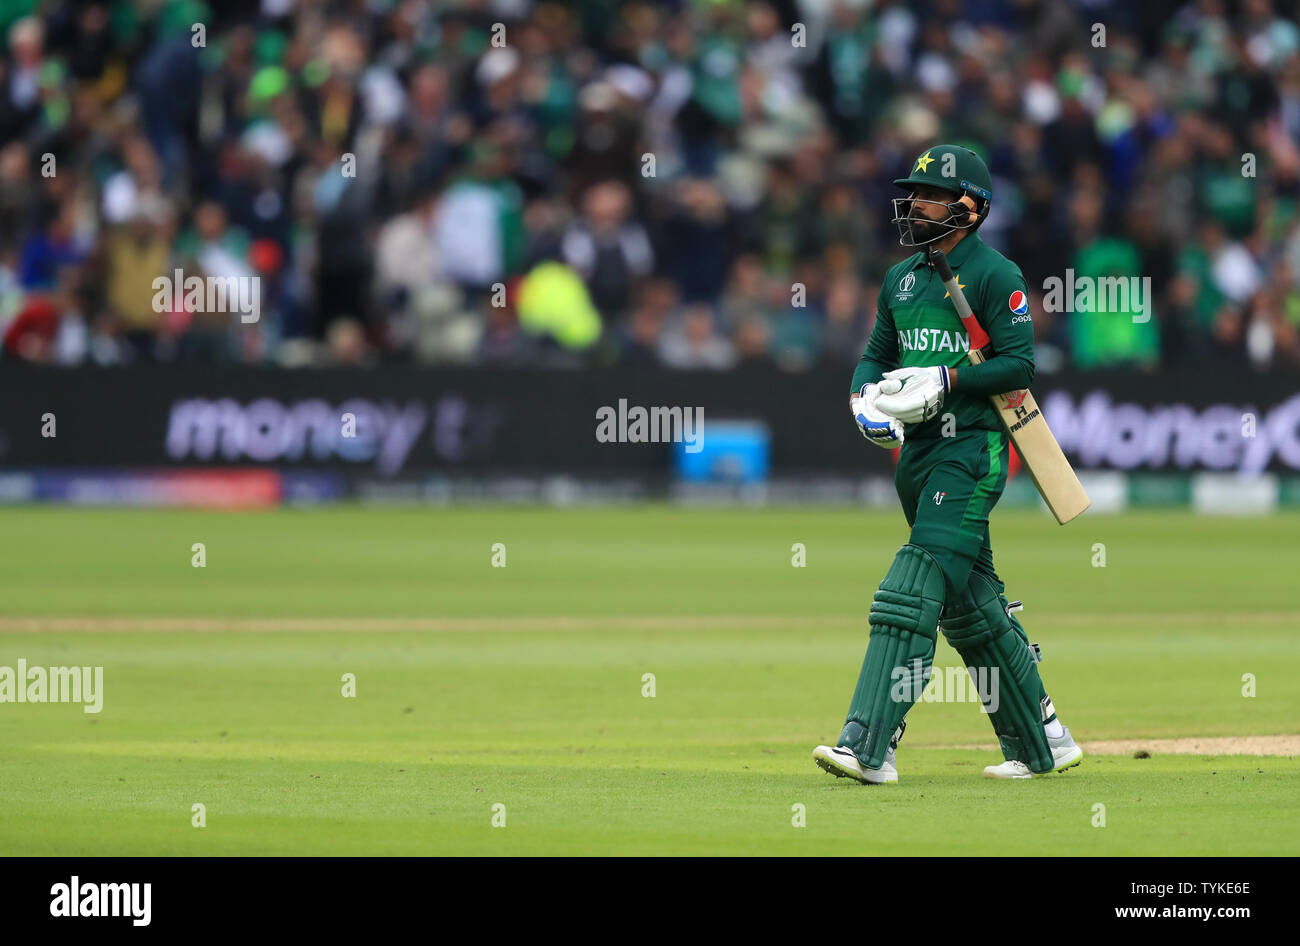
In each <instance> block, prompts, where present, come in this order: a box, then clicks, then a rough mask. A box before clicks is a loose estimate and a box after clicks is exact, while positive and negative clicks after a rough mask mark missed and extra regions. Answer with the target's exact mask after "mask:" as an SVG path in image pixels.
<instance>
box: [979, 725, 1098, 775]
mask: <svg viewBox="0 0 1300 946" xmlns="http://www.w3.org/2000/svg"><path fill="white" fill-rule="evenodd" d="M1047 744H1048V745H1049V746H1051V747H1052V761H1053V763H1055V764H1054V765H1053V766H1052V772H1061V771H1064V770H1065V769H1068V768H1071V767H1072V766H1076V765H1078V764H1079V763H1080V762H1082V761H1083V750H1082V749H1080V748H1079V747H1078V746H1076V745H1075V744H1074V737H1072V736H1071V735H1070V730H1068V729H1066V728H1065V727H1064V726H1062V727H1061V735H1059V736H1048V737H1047ZM1051 774H1052V773H1051V772H1034V771H1031V770H1030V768H1029V766H1027V765H1025V763H1023V762H1020V761H1017V760H1016V759H1009V760H1007V761H1006V762H1003V763H1002V764H1001V765H986V766H984V777H985V778H1033V777H1034V776H1035V775H1051Z"/></svg>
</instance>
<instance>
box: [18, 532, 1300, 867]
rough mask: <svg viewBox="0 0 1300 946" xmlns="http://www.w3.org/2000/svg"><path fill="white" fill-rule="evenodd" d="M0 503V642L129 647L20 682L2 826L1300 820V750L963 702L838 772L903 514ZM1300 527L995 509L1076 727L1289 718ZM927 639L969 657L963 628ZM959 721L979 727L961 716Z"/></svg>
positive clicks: (951, 847) (147, 847) (275, 840)
mask: <svg viewBox="0 0 1300 946" xmlns="http://www.w3.org/2000/svg"><path fill="white" fill-rule="evenodd" d="M0 529H2V530H3V535H4V536H5V539H6V541H5V542H4V545H3V548H0V601H2V602H3V605H2V606H0V608H2V610H0V665H7V666H15V665H16V662H17V660H18V659H19V658H25V659H26V661H27V663H28V665H29V666H34V665H42V666H51V665H90V666H99V665H102V666H103V667H104V706H103V711H102V712H101V713H99V714H98V715H93V714H86V713H83V712H82V709H81V707H80V706H78V705H69V704H13V703H4V704H0V773H2V774H0V853H3V854H19V855H36V854H40V855H73V854H86V855H108V854H130V855H136V854H139V855H143V854H220V855H234V854H298V853H306V854H546V853H561V854H808V855H818V854H823V855H824V854H848V855H864V854H888V855H897V854H941V853H942V854H959V855H972V854H1049V855H1050V854H1104V855H1109V854H1149V855H1154V854H1176V855H1193V854H1283V853H1294V851H1295V850H1296V849H1297V847H1298V846H1300V758H1296V757H1279V756H1267V757H1266V756H1260V757H1254V756H1220V757H1205V756H1192V755H1166V754H1163V753H1161V752H1156V753H1155V754H1154V755H1153V756H1152V757H1151V758H1146V759H1136V758H1133V757H1132V755H1131V754H1125V755H1096V754H1093V755H1089V756H1088V757H1087V758H1085V760H1084V763H1083V765H1082V766H1080V767H1078V768H1076V769H1073V770H1071V771H1069V772H1066V773H1062V774H1060V775H1056V776H1052V777H1050V778H1042V779H1034V780H1032V781H1028V782H993V781H988V780H985V779H983V778H981V777H980V772H981V769H982V767H983V766H984V765H985V764H986V763H988V762H992V761H998V760H999V759H1000V754H999V753H998V752H997V751H996V747H995V741H994V739H993V737H992V732H991V730H990V728H989V726H988V722H987V720H986V718H985V717H984V715H983V714H982V713H981V712H980V710H979V707H978V705H976V704H972V703H924V704H921V705H918V706H917V707H916V708H915V709H914V711H913V712H912V714H911V716H910V717H909V728H908V732H907V736H906V738H905V739H904V741H903V743H902V746H901V747H900V749H899V753H898V757H899V769H900V772H901V781H900V782H899V783H898V784H896V785H891V786H883V787H871V788H868V787H863V786H860V785H857V784H856V783H851V782H849V781H847V780H836V779H832V778H831V777H829V776H827V775H826V774H824V773H823V772H821V771H820V770H819V769H818V768H816V766H814V764H813V763H812V761H811V759H810V752H811V750H812V748H813V746H815V745H817V744H818V743H820V742H832V743H833V742H834V740H835V738H836V737H837V735H838V732H839V728H840V726H841V724H842V722H843V716H844V712H845V709H846V707H847V705H848V699H849V696H850V695H851V692H852V688H853V684H854V681H855V679H856V675H857V671H858V668H859V665H860V663H861V660H862V654H863V650H864V647H865V645H866V641H867V625H866V620H865V615H866V609H867V605H868V602H869V600H870V597H871V594H872V592H873V590H874V588H875V586H876V584H877V583H878V581H879V579H880V577H881V576H882V575H883V573H884V571H885V569H886V567H887V565H888V563H889V561H890V559H891V558H892V556H893V553H894V551H895V550H896V549H897V547H898V546H899V545H900V544H901V543H902V542H903V541H905V539H906V532H905V527H904V524H903V522H902V518H901V515H899V514H894V513H891V514H885V513H877V512H866V511H860V510H853V509H817V510H808V509H799V510H780V509H775V510H774V509H768V510H764V509H754V510H741V509H736V510H691V509H682V508H674V507H666V506H664V507H636V508H629V509H581V510H553V509H552V510H548V509H501V508H490V509H488V508H483V509H480V508H453V509H413V508H392V509H357V508H336V509H327V510H295V509H288V510H280V511H276V512H266V513H240V514H234V513H199V512H169V511H107V510H106V511H85V510H74V509H63V508H52V509H44V508H41V509H37V508H10V509H5V510H2V511H0ZM1298 534H1300V517H1297V516H1295V515H1278V516H1275V517H1273V518H1271V519H1230V518H1223V519H1217V518H1215V519H1210V518H1195V517H1192V516H1189V515H1186V514H1172V513H1168V514H1165V513H1162V514H1157V513H1136V514H1130V515H1125V516H1122V517H1105V516H1085V517H1084V518H1083V519H1081V520H1079V521H1077V522H1075V523H1072V524H1071V525H1069V526H1066V527H1058V526H1056V525H1055V524H1054V523H1053V522H1051V520H1050V519H1048V518H1047V517H1046V516H1045V515H1040V514H1038V513H1036V512H1014V511H1006V512H1002V513H998V514H996V515H995V519H994V544H995V550H996V552H997V561H998V568H999V571H1000V573H1001V574H1002V575H1003V577H1004V578H1005V579H1006V580H1007V582H1008V589H1007V590H1008V594H1009V595H1010V596H1012V597H1020V598H1023V599H1024V601H1025V604H1026V610H1025V612H1024V613H1023V615H1022V618H1023V620H1024V623H1025V625H1026V627H1027V628H1028V629H1029V631H1030V636H1031V638H1032V639H1034V640H1037V641H1039V642H1040V643H1041V644H1042V645H1043V649H1044V654H1045V658H1046V660H1045V663H1044V664H1043V673H1044V676H1045V679H1046V681H1047V685H1048V688H1049V691H1050V692H1051V694H1052V696H1053V699H1054V701H1055V702H1056V705H1057V708H1058V709H1059V710H1060V712H1061V715H1062V718H1063V719H1064V721H1065V723H1066V724H1067V725H1068V726H1070V727H1071V729H1072V730H1073V732H1074V734H1075V736H1076V738H1077V739H1079V741H1080V742H1082V743H1084V744H1085V745H1086V744H1087V743H1088V742H1089V741H1093V740H1111V739H1125V738H1135V737H1142V738H1147V737H1153V738H1154V737H1161V738H1165V737H1179V736H1206V737H1210V736H1219V737H1223V736H1229V737H1233V736H1248V735H1265V734H1285V733H1296V732H1300V588H1298V585H1300V542H1298V541H1297V538H1296V536H1297V535H1298ZM196 542H202V543H204V544H205V546H206V557H207V564H206V567H204V568H194V567H192V566H191V556H192V554H193V553H192V552H191V546H192V545H193V544H194V543H196ZM498 542H499V543H504V545H505V550H506V567H504V568H494V567H492V566H491V560H492V556H493V552H492V546H493V544H494V543H498ZM794 543H803V545H804V546H805V548H806V562H807V564H806V567H802V568H796V567H792V565H791V558H792V554H793V553H792V550H791V546H792V545H793V544H794ZM1097 543H1101V544H1102V545H1104V551H1105V562H1106V564H1105V567H1094V564H1093V563H1094V561H1095V560H1096V559H1097V556H1098V555H1099V554H1100V552H1099V550H1097V548H1096V544H1097ZM38 619H39V620H38ZM162 619H166V620H162ZM937 663H938V664H939V665H953V664H956V663H958V661H957V657H956V655H955V654H954V653H953V651H952V650H951V649H950V648H949V647H948V646H947V645H946V644H945V643H940V645H939V657H938V661H937ZM346 673H351V674H355V675H356V687H357V695H356V696H355V698H345V697H343V696H342V695H341V692H340V691H341V687H342V685H343V684H342V682H341V678H342V676H343V675H344V674H346ZM648 673H652V674H654V682H655V690H656V695H655V696H654V697H653V698H647V697H645V696H643V695H642V690H643V675H644V674H648ZM1247 673H1249V674H1254V675H1255V678H1256V684H1257V695H1256V696H1254V697H1250V698H1248V697H1244V696H1243V695H1242V677H1243V675H1244V674H1247ZM969 746H983V747H984V748H980V749H976V748H953V747H969ZM195 803H201V804H203V805H204V806H206V827H204V828H196V827H192V826H191V817H192V815H191V811H192V806H193V805H194V804H195ZM498 804H499V805H504V806H505V820H506V824H505V826H504V827H494V826H493V824H492V820H493V806H494V805H498ZM795 805H802V806H804V808H803V811H804V817H805V819H806V826H805V827H796V826H795V825H794V824H793V823H792V820H793V819H794V811H795V809H794V807H793V806H795ZM1097 805H1104V806H1105V818H1106V824H1105V826H1104V827H1097V826H1094V821H1095V820H1096V811H1097V809H1096V808H1095V806H1097Z"/></svg>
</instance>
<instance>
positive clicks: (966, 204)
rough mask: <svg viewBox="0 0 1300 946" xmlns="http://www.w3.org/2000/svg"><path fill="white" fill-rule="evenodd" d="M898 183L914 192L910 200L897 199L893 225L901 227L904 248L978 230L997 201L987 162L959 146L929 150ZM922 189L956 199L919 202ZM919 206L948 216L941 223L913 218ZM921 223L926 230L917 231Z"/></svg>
mask: <svg viewBox="0 0 1300 946" xmlns="http://www.w3.org/2000/svg"><path fill="white" fill-rule="evenodd" d="M894 183H895V184H897V185H898V186H899V187H901V188H903V189H904V190H907V191H910V193H909V194H908V196H907V197H895V198H894V221H893V222H894V224H895V225H896V226H897V227H898V242H899V243H900V244H902V245H903V246H924V245H925V244H927V243H933V242H934V241H935V240H941V239H943V238H944V237H945V236H947V235H948V234H949V233H952V232H953V231H954V230H974V229H975V228H976V227H978V226H979V225H980V224H981V223H983V222H984V218H985V217H987V216H988V213H989V204H990V203H991V202H992V200H993V180H992V178H990V177H989V169H988V167H987V166H985V164H984V161H983V159H982V158H980V156H979V155H978V154H976V153H975V152H974V151H972V150H970V149H969V148H962V147H960V146H958V145H936V146H935V147H933V148H927V149H926V150H925V151H923V152H921V153H920V154H919V155H917V157H916V160H915V161H913V162H912V172H911V173H910V174H908V175H907V177H900V178H898V179H897V180H895V181H894ZM922 185H928V186H930V187H937V188H940V189H942V190H946V191H948V192H950V193H951V194H952V195H953V199H952V201H939V200H923V199H921V198H918V197H917V196H916V188H917V187H918V186H922ZM918 203H922V204H934V205H936V206H941V207H944V208H945V209H947V211H948V214H947V216H946V217H944V218H943V219H940V220H933V219H930V218H928V217H925V216H923V215H919V214H918V215H913V209H914V207H915V205H916V204H918ZM917 223H920V224H922V226H920V227H915V226H914V224H917ZM918 231H919V232H918Z"/></svg>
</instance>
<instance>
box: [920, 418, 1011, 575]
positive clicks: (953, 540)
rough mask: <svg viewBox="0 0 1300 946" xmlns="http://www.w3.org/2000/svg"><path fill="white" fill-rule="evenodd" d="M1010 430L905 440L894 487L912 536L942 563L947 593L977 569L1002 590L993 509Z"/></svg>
mask: <svg viewBox="0 0 1300 946" xmlns="http://www.w3.org/2000/svg"><path fill="white" fill-rule="evenodd" d="M1008 455H1009V451H1008V449H1007V435H1006V432H1005V431H1002V430H966V431H963V432H961V433H958V434H956V435H955V436H952V437H935V438H933V439H927V440H907V441H904V443H903V446H902V449H901V450H900V451H899V457H898V469H897V470H896V471H895V473H894V487H895V488H896V489H897V490H898V498H899V499H900V500H901V501H902V503H903V514H904V515H905V516H906V517H907V524H908V525H909V526H911V527H912V535H911V538H910V539H908V541H909V542H910V543H911V544H912V545H919V546H920V547H921V548H923V549H925V550H926V551H927V552H929V553H930V554H931V555H933V556H934V557H935V558H936V559H937V560H938V562H939V566H940V567H941V568H942V569H943V574H944V578H946V579H947V583H948V596H949V597H951V596H952V595H953V594H954V590H955V589H961V588H965V587H966V583H967V582H968V581H970V575H971V570H972V569H979V570H980V571H982V572H984V573H985V574H986V575H988V576H989V578H991V579H992V580H993V582H994V584H995V586H996V587H997V588H998V589H999V590H1002V589H1003V588H1004V587H1005V586H1004V585H1003V584H1002V582H1001V581H1000V580H999V579H998V577H997V574H996V573H995V572H994V571H993V548H992V546H991V545H990V544H989V513H990V512H992V511H993V507H994V505H996V504H997V501H998V499H1000V498H1001V496H1002V490H1003V489H1004V488H1006V485H1007V459H1008Z"/></svg>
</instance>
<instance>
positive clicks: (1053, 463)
mask: <svg viewBox="0 0 1300 946" xmlns="http://www.w3.org/2000/svg"><path fill="white" fill-rule="evenodd" d="M929 256H930V262H931V264H933V266H934V269H935V271H936V272H937V273H938V274H939V278H940V279H942V280H943V284H944V286H945V287H947V289H948V295H949V297H950V298H951V299H952V303H953V305H954V306H956V308H957V315H958V316H960V317H961V324H962V326H963V327H964V328H965V329H966V334H967V336H969V338H970V363H971V364H973V365H978V364H980V363H981V362H984V361H987V360H988V359H989V358H992V357H993V348H992V346H991V345H990V343H989V336H988V333H987V332H985V331H984V327H983V326H982V325H980V323H979V320H978V319H976V318H975V313H974V312H972V311H971V308H970V303H969V302H967V301H966V296H965V295H964V294H963V293H962V291H961V288H960V287H959V286H958V285H957V280H956V279H955V278H954V277H953V274H952V267H951V266H949V265H948V258H947V257H946V256H945V255H944V253H943V250H941V249H939V248H938V247H935V246H932V247H930V251H929ZM989 400H991V401H992V402H993V407H994V408H995V409H996V410H997V412H998V416H1000V417H1001V418H1002V423H1003V424H1005V425H1006V428H1007V433H1009V434H1010V435H1011V440H1012V442H1013V443H1014V444H1015V445H1016V451H1017V452H1018V453H1019V454H1020V460H1021V462H1022V463H1024V465H1025V469H1027V470H1028V471H1029V475H1030V476H1031V477H1032V478H1033V480H1034V485H1035V486H1036V487H1038V493H1039V495H1041V496H1042V497H1043V502H1045V503H1047V508H1048V509H1050V510H1052V515H1054V516H1055V517H1056V521H1057V522H1059V523H1061V525H1065V523H1067V522H1069V521H1070V520H1071V519H1073V518H1074V517H1075V516H1077V515H1079V513H1081V512H1083V511H1084V510H1085V509H1087V508H1088V507H1089V506H1090V505H1092V500H1090V499H1088V494H1087V493H1086V492H1085V491H1084V489H1083V484H1082V483H1080V482H1079V477H1077V476H1076V475H1075V473H1074V468H1073V467H1071V466H1070V461H1069V460H1067V459H1066V458H1065V453H1064V452H1062V450H1061V445H1060V444H1059V443H1057V442H1056V437H1054V436H1053V435H1052V431H1051V428H1049V427H1048V426H1047V421H1046V419H1044V417H1043V412H1042V411H1040V410H1039V409H1038V402H1037V401H1035V400H1034V396H1033V395H1032V394H1030V393H1029V391H1028V390H1025V391H1008V392H1007V393H1006V394H995V395H993V397H991V398H989Z"/></svg>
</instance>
